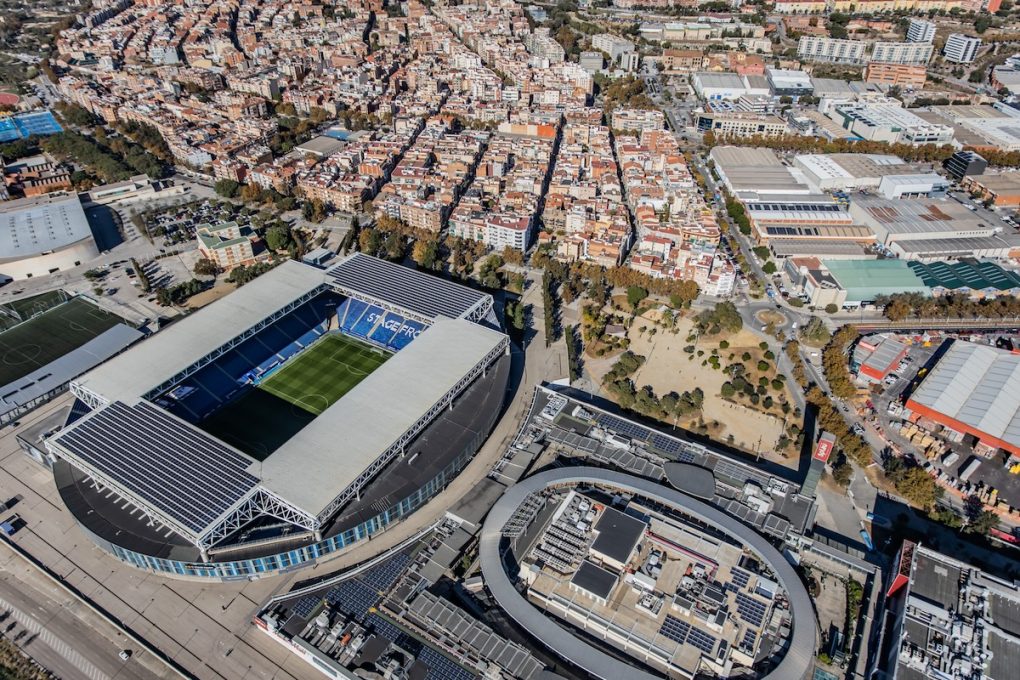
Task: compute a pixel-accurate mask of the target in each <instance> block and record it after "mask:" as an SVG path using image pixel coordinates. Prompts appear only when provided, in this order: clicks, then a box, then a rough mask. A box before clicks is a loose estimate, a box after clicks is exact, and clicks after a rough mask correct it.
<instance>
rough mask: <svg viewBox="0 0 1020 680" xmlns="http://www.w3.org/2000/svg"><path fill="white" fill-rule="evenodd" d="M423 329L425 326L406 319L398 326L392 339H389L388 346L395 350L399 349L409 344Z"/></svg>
mask: <svg viewBox="0 0 1020 680" xmlns="http://www.w3.org/2000/svg"><path fill="white" fill-rule="evenodd" d="M423 330H425V326H424V325H422V324H420V323H418V322H417V321H411V320H410V319H408V320H407V321H405V322H404V325H403V326H401V327H400V330H399V331H397V332H396V334H395V335H394V336H393V339H392V340H390V343H389V345H390V347H391V348H393V349H394V350H395V351H400V350H402V349H404V348H405V347H407V346H408V345H410V344H411V341H412V340H414V339H415V338H416V337H418V334H419V333H421V332H422V331H423Z"/></svg>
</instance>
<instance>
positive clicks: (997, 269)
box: [907, 260, 1020, 291]
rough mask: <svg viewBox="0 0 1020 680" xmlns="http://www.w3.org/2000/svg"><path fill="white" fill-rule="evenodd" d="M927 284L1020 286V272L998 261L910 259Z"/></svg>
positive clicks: (957, 287)
mask: <svg viewBox="0 0 1020 680" xmlns="http://www.w3.org/2000/svg"><path fill="white" fill-rule="evenodd" d="M907 266H909V267H910V268H911V269H913V270H914V273H915V274H917V275H918V276H919V277H920V278H921V280H922V281H924V283H925V285H926V286H929V287H931V288H946V289H949V290H960V289H963V288H969V289H970V290H1000V291H1005V290H1015V289H1018V288H1020V274H1018V273H1017V272H1014V271H1009V270H1006V269H1003V268H1002V267H1001V266H999V265H998V264H996V263H995V262H989V261H987V260H984V261H980V262H977V261H973V260H971V261H959V262H931V263H928V264H925V263H923V262H917V261H911V262H908V263H907Z"/></svg>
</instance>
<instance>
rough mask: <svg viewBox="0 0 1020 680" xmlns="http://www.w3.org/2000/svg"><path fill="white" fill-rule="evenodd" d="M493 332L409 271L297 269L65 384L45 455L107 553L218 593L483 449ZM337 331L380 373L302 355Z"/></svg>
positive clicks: (389, 518) (384, 518)
mask: <svg viewBox="0 0 1020 680" xmlns="http://www.w3.org/2000/svg"><path fill="white" fill-rule="evenodd" d="M497 327H498V324H496V322H495V316H494V313H493V301H492V298H491V296H489V295H487V294H485V293H481V292H478V291H475V290H472V289H470V288H467V287H464V286H461V285H458V284H454V283H450V282H448V281H445V280H442V279H439V278H436V277H433V276H430V275H427V274H421V273H418V272H416V271H414V270H411V269H408V268H405V267H402V266H400V265H396V264H392V263H389V262H385V261H383V260H378V259H376V258H372V257H368V256H365V255H361V254H355V255H353V256H351V257H349V258H347V259H345V260H344V261H342V262H340V263H339V264H337V265H336V266H334V267H332V268H330V269H328V270H326V271H322V270H320V269H316V268H314V267H310V266H307V265H303V264H299V263H296V262H287V263H285V264H283V265H281V266H279V267H277V268H276V269H274V270H272V271H271V272H269V273H267V274H265V275H263V276H262V277H260V278H258V279H256V280H255V281H253V282H252V283H250V284H247V285H246V286H244V287H243V288H241V289H239V290H238V291H236V292H234V293H233V294H231V295H230V296H228V297H226V298H223V299H222V300H219V301H217V302H215V303H213V304H212V305H210V306H209V307H207V308H205V309H203V310H201V311H199V312H197V313H195V314H193V315H191V316H189V317H187V318H185V319H183V320H181V321H179V322H177V323H176V324H174V325H173V326H171V327H170V328H168V329H166V330H164V331H161V332H160V333H158V334H156V335H155V336H153V337H152V338H150V339H148V340H146V341H145V342H143V343H141V344H139V345H137V346H136V347H134V348H133V349H131V350H129V351H127V352H125V353H124V354H121V355H120V356H118V357H116V358H114V359H112V360H111V361H109V362H107V363H106V364H104V365H103V366H101V367H99V368H98V369H96V370H94V371H91V372H90V373H87V374H85V375H84V376H82V377H81V378H79V379H77V380H75V381H74V382H72V384H71V391H72V393H73V394H74V395H75V397H76V398H77V399H76V403H75V407H74V408H73V409H72V415H71V417H70V419H69V422H68V424H67V425H66V426H65V427H64V428H63V429H62V430H61V431H60V432H58V433H56V434H55V435H53V436H52V437H51V438H50V439H48V440H47V441H46V446H47V449H48V450H49V452H50V453H51V454H52V455H53V456H54V458H55V463H54V465H53V470H54V477H55V479H56V483H57V487H58V489H59V491H60V494H61V497H62V499H63V501H64V502H65V504H66V505H67V507H68V508H69V510H70V511H71V512H72V514H73V515H74V516H75V518H76V519H77V520H78V523H79V524H80V525H81V526H82V528H83V529H84V530H85V531H86V533H88V534H89V535H90V537H91V538H92V539H93V540H94V541H95V542H96V543H97V544H98V545H99V546H101V547H103V548H105V549H106V550H108V551H109V552H111V553H112V554H113V555H115V556H116V557H118V558H119V559H121V560H123V561H125V562H128V563H130V564H133V565H135V566H137V567H140V568H143V569H148V570H152V571H155V572H159V573H163V574H167V575H176V576H181V577H190V578H206V579H220V580H226V579H237V578H254V577H258V576H261V575H267V574H272V573H277V572H281V571H285V570H291V569H294V568H298V567H301V566H305V565H310V564H313V563H315V562H317V561H319V560H320V559H322V558H325V557H327V556H329V555H330V554H332V553H335V552H337V551H339V550H341V549H342V548H345V547H346V546H349V545H351V544H353V543H356V542H358V541H360V540H363V539H366V538H368V537H370V536H372V535H374V534H376V533H378V532H380V531H382V530H384V529H385V528H386V527H387V526H389V525H390V524H392V523H394V522H396V521H398V520H399V519H400V518H401V517H404V516H406V515H407V514H408V513H410V512H412V511H414V510H415V509H416V508H417V507H419V506H420V505H422V504H423V503H424V502H425V501H427V500H428V499H429V498H430V497H431V496H433V495H434V494H435V493H436V492H438V491H439V490H440V489H442V488H443V487H445V486H446V484H447V483H449V481H450V480H451V479H452V478H453V477H454V476H455V475H456V474H457V473H458V472H459V471H460V470H461V469H462V468H463V466H464V465H465V464H466V463H467V462H468V461H469V460H470V459H471V457H472V456H473V455H474V454H475V452H476V451H477V450H478V448H479V447H480V445H481V444H482V442H484V440H485V438H486V437H487V436H488V433H489V432H490V430H491V428H492V426H493V425H494V423H495V420H496V418H497V416H498V414H499V412H500V410H501V407H502V404H503V396H504V395H505V392H506V384H507V380H508V376H509V363H510V357H509V341H508V338H507V337H506V335H505V334H503V333H502V332H500V331H499V330H496V328H497ZM338 335H339V336H344V338H345V341H344V343H341V345H342V346H344V347H346V346H348V345H355V344H356V345H357V347H358V349H356V352H358V353H360V356H362V357H364V356H367V355H370V354H372V353H377V354H378V355H379V357H380V358H379V360H378V361H375V362H370V364H371V365H370V368H366V366H368V364H364V363H358V357H353V358H352V357H351V356H348V355H344V354H341V352H340V351H339V350H338V351H337V352H336V353H334V354H333V355H332V356H330V352H332V350H328V351H327V352H325V353H323V352H321V351H319V352H317V353H315V352H310V351H309V350H310V349H312V348H316V347H319V348H320V349H321V348H322V344H323V343H325V342H326V341H327V339H328V338H329V337H330V336H338ZM344 351H347V350H344ZM313 355H314V356H315V357H317V358H315V359H314V360H315V361H317V362H322V361H325V362H326V363H325V364H314V365H311V366H309V365H308V364H307V362H308V361H310V360H312V358H314V357H313ZM301 362H305V367H304V369H302V370H300V371H299V370H298V369H297V367H298V366H299V365H300V364H301ZM291 367H293V368H291ZM309 371H311V372H312V373H314V374H316V375H315V377H316V382H315V383H314V385H317V386H316V387H309V388H308V389H309V390H312V391H311V392H306V393H303V392H302V385H303V383H302V382H301V380H296V379H295V378H294V376H298V377H300V376H304V375H306V374H307V373H308V372H309ZM329 375H335V376H336V380H326V381H323V380H322V378H323V376H327V377H328V376H329ZM285 377H286V378H287V380H286V381H285V382H281V381H282V380H283V378H285ZM270 383H272V384H273V385H274V386H276V388H277V389H272V390H271V389H269V385H270ZM337 384H340V387H339V388H337ZM281 385H282V387H283V388H286V389H280V387H281ZM324 385H325V387H323V386H324ZM263 388H265V389H263ZM288 390H289V392H288ZM288 394H291V395H292V396H291V397H289V398H288V397H287V395H288ZM279 395H283V398H281V396H279ZM226 424H229V425H230V426H229V427H227V426H226Z"/></svg>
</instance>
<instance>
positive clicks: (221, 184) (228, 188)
mask: <svg viewBox="0 0 1020 680" xmlns="http://www.w3.org/2000/svg"><path fill="white" fill-rule="evenodd" d="M213 188H214V189H215V191H216V193H217V195H219V196H222V197H223V198H234V197H235V196H237V192H238V191H240V189H241V185H240V183H238V182H235V181H234V180H232V179H221V180H217V181H216V184H215V185H213Z"/></svg>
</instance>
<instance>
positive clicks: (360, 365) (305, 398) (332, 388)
mask: <svg viewBox="0 0 1020 680" xmlns="http://www.w3.org/2000/svg"><path fill="white" fill-rule="evenodd" d="M389 357H390V355H389V354H386V353H383V352H382V351H380V350H377V349H375V348H373V347H372V346H371V345H368V344H366V343H363V342H359V341H357V340H354V339H353V338H349V337H347V336H346V335H337V334H330V335H327V336H325V337H323V338H322V339H321V340H319V341H318V342H316V343H315V344H314V345H312V346H311V347H309V348H308V349H306V350H305V351H304V352H302V353H301V354H299V355H298V356H296V357H294V358H293V359H291V360H290V361H288V362H287V363H286V364H284V365H283V367H282V368H280V369H279V370H277V371H276V372H275V373H273V374H272V375H270V376H269V377H268V378H266V379H265V380H264V381H262V383H261V384H260V385H259V389H262V390H265V391H266V392H269V393H270V394H273V395H275V396H277V397H280V398H281V399H283V400H285V401H287V402H290V403H291V404H294V405H295V406H299V407H300V408H303V409H304V410H306V411H308V412H309V413H312V414H313V415H319V414H320V413H322V412H323V411H325V410H326V409H327V408H329V407H330V406H332V405H333V404H334V403H335V402H336V401H338V400H339V399H340V397H342V396H344V395H345V394H347V393H348V392H350V391H351V390H352V389H354V386H355V385H357V384H358V383H359V382H361V381H362V380H364V379H365V377H367V376H368V374H369V373H371V372H372V371H374V370H375V369H377V368H379V366H381V365H382V364H383V363H384V362H385V361H386V360H387V359H388V358H389Z"/></svg>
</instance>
